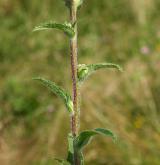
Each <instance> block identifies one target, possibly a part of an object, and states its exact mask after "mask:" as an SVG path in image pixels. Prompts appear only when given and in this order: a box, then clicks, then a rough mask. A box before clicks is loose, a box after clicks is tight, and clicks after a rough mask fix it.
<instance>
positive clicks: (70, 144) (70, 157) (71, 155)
mask: <svg viewBox="0 0 160 165" xmlns="http://www.w3.org/2000/svg"><path fill="white" fill-rule="evenodd" d="M73 142H74V138H73V135H72V134H69V135H68V156H67V161H68V162H70V163H71V164H73V162H74V145H73Z"/></svg>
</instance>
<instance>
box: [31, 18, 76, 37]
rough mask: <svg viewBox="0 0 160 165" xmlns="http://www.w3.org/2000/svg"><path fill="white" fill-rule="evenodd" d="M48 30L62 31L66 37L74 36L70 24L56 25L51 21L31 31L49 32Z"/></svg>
mask: <svg viewBox="0 0 160 165" xmlns="http://www.w3.org/2000/svg"><path fill="white" fill-rule="evenodd" d="M49 29H59V30H61V31H63V32H64V33H65V34H66V35H67V36H69V37H73V36H74V35H75V32H74V29H73V27H72V24H71V23H63V24H60V23H56V22H53V21H50V22H46V23H43V24H41V25H39V26H36V27H35V28H34V29H33V31H40V30H49Z"/></svg>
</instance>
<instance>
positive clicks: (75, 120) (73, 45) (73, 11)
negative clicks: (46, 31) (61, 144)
mask: <svg viewBox="0 0 160 165" xmlns="http://www.w3.org/2000/svg"><path fill="white" fill-rule="evenodd" d="M75 1H76V0H71V8H70V21H71V23H72V25H74V31H75V36H74V37H73V38H71V40H70V49H71V70H72V85H73V105H74V114H73V115H72V117H71V127H72V135H73V136H74V138H75V137H76V136H77V135H78V127H79V109H78V104H79V100H78V98H79V97H78V93H79V91H78V90H79V88H78V84H77V82H78V81H77V66H78V58H77V57H78V52H77V48H78V45H77V6H76V2H75ZM74 165H80V160H79V157H78V153H77V152H76V149H75V148H74Z"/></svg>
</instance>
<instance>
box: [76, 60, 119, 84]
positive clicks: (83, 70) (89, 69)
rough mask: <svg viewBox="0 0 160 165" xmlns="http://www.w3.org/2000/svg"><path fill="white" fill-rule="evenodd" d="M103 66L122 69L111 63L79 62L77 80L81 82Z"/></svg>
mask: <svg viewBox="0 0 160 165" xmlns="http://www.w3.org/2000/svg"><path fill="white" fill-rule="evenodd" d="M103 68H115V69H118V70H119V71H122V68H121V67H120V66H119V65H117V64H113V63H98V64H89V65H86V64H79V65H78V73H77V74H78V80H79V82H80V83H82V82H83V81H84V80H86V79H87V78H88V77H89V76H90V75H91V74H92V73H94V72H95V71H97V70H99V69H103Z"/></svg>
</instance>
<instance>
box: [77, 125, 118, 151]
mask: <svg viewBox="0 0 160 165" xmlns="http://www.w3.org/2000/svg"><path fill="white" fill-rule="evenodd" d="M95 135H104V136H107V137H111V138H112V139H113V140H116V136H115V134H113V133H112V132H111V131H110V130H108V129H103V128H96V129H94V130H87V131H83V132H81V133H80V134H79V135H78V136H77V137H76V139H75V144H76V148H77V150H78V151H79V152H81V151H82V149H83V148H84V147H85V146H86V145H87V144H89V142H90V141H91V138H92V137H93V136H95Z"/></svg>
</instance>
